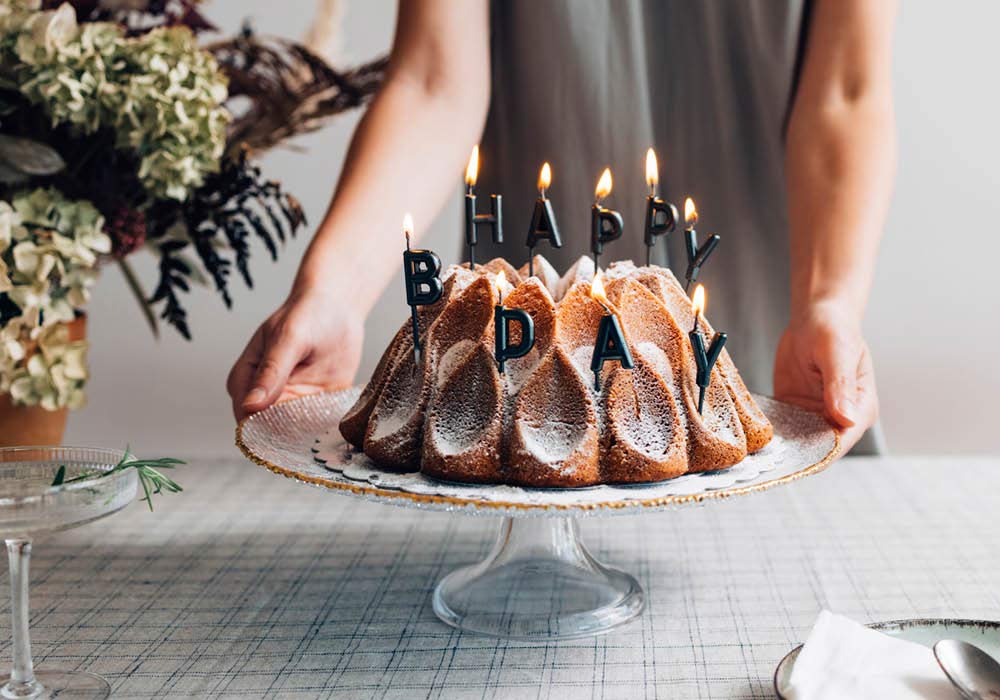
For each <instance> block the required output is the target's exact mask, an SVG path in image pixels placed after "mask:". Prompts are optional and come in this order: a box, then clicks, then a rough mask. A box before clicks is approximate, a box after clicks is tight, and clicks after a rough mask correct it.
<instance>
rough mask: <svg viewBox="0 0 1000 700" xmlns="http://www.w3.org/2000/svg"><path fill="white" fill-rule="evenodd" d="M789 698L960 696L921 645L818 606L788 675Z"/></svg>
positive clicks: (945, 699) (939, 699)
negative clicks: (809, 629) (877, 630)
mask: <svg viewBox="0 0 1000 700" xmlns="http://www.w3.org/2000/svg"><path fill="white" fill-rule="evenodd" d="M789 686H790V690H791V692H790V693H789V694H788V697H789V698H790V700H847V699H848V698H849V699H850V700H889V699H890V698H891V700H960V695H959V694H958V691H957V690H955V688H954V687H953V686H952V685H951V683H950V682H949V681H948V678H947V677H946V676H945V675H944V671H942V670H941V667H940V666H938V664H937V661H936V660H935V659H934V652H932V651H931V650H930V649H928V648H927V647H925V646H921V645H920V644H915V643H914V642H907V641H904V640H902V639H895V638H893V637H889V636H888V635H885V634H882V633H881V632H876V631H875V630H871V629H868V628H867V627H865V626H864V625H860V624H858V623H857V622H854V621H852V620H849V619H847V618H846V617H843V616H841V615H834V614H833V613H831V612H829V611H827V610H824V611H823V612H821V613H820V615H819V618H818V619H817V620H816V624H815V625H814V626H813V628H812V632H810V633H809V638H808V639H807V640H806V643H805V645H804V646H803V647H802V652H801V653H800V654H799V658H798V659H797V660H796V661H795V667H794V668H793V669H792V676H791V678H789Z"/></svg>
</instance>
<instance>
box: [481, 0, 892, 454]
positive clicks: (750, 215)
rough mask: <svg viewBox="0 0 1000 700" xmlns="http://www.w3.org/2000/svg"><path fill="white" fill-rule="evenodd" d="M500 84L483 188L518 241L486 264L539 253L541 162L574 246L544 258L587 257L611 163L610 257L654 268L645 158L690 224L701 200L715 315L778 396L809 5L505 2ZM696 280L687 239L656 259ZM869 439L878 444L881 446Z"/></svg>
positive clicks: (706, 279) (497, 5)
mask: <svg viewBox="0 0 1000 700" xmlns="http://www.w3.org/2000/svg"><path fill="white" fill-rule="evenodd" d="M491 14H492V16H491V30H492V38H491V43H492V56H493V73H492V77H493V90H492V104H491V108H490V112H489V117H488V120H487V125H486V130H485V134H484V136H483V139H482V145H481V149H480V150H481V157H482V170H481V176H480V181H479V186H478V187H477V190H478V192H480V193H481V194H487V193H492V192H499V193H502V194H503V195H504V230H505V241H504V243H503V244H501V245H499V246H496V245H494V244H492V242H491V241H490V240H489V237H488V236H480V244H479V247H478V248H477V258H479V259H480V260H486V259H489V258H490V257H493V256H494V255H502V256H504V257H506V258H507V259H509V260H510V261H511V262H513V263H515V264H520V263H521V262H523V261H524V260H526V258H527V249H526V248H525V245H524V242H525V237H526V235H527V230H528V225H529V222H530V218H531V212H532V205H533V202H534V199H535V198H536V196H537V192H536V190H535V183H536V180H537V177H538V170H539V167H540V166H541V164H542V162H543V161H546V160H547V161H549V162H550V163H551V165H552V173H553V182H552V186H551V188H550V189H549V192H548V194H549V196H550V198H551V199H552V201H553V205H554V208H555V213H556V218H557V220H558V222H559V228H560V232H561V234H562V238H563V247H562V249H560V250H555V249H551V248H550V247H548V246H547V244H545V243H543V244H542V245H541V246H540V247H539V248H538V249H537V252H540V253H542V254H543V255H545V256H546V257H547V258H548V259H549V260H550V261H551V262H552V263H553V264H554V265H555V267H556V268H557V269H558V270H559V271H560V272H562V271H564V270H565V269H566V268H567V267H568V266H569V265H570V264H572V262H573V261H574V260H576V259H577V258H578V257H579V256H580V255H581V254H584V253H587V252H588V249H589V232H590V205H591V204H592V203H593V192H594V187H595V185H596V183H597V179H598V176H599V175H600V173H601V171H602V170H603V168H604V167H606V166H608V167H610V168H611V171H612V174H613V176H614V192H613V193H612V195H611V196H610V197H609V198H608V199H607V200H606V202H605V204H606V206H609V207H611V208H613V209H617V210H619V211H620V212H621V213H622V215H623V216H624V218H625V231H624V235H623V236H622V238H621V239H619V240H618V241H616V242H614V243H611V244H609V245H607V246H606V247H605V252H604V255H603V259H602V262H609V261H611V260H618V259H632V260H635V261H636V262H637V263H642V262H644V261H645V255H646V247H645V244H644V243H643V226H642V222H643V217H644V214H645V197H646V194H647V192H648V188H647V186H646V183H645V153H646V149H647V148H648V147H650V146H653V147H654V148H655V149H656V152H657V155H658V157H659V164H660V191H661V193H662V194H663V196H664V197H665V198H666V199H668V200H669V201H672V202H674V203H675V204H676V205H677V207H678V209H681V214H682V215H683V202H684V198H685V197H686V196H689V195H690V196H691V197H693V198H694V200H695V202H696V204H697V207H698V211H699V215H700V223H699V225H698V231H699V234H700V238H701V239H702V240H704V238H705V237H706V236H707V235H709V234H712V233H718V234H720V235H721V236H722V242H721V244H720V245H719V248H718V249H717V250H716V252H715V254H714V255H713V257H712V259H711V261H710V262H709V263H708V265H707V266H706V267H705V268H704V270H703V272H702V274H701V277H700V280H699V281H701V282H703V283H704V285H705V288H706V290H707V292H708V315H709V317H710V318H711V319H712V323H713V325H715V327H716V328H721V329H725V330H726V331H727V332H728V333H729V344H728V345H727V347H728V348H729V349H730V352H731V353H732V355H733V358H734V360H735V362H736V364H737V366H738V367H739V368H740V371H741V373H742V374H743V376H744V378H745V380H746V383H747V385H748V386H749V387H750V388H751V389H752V390H754V391H758V392H762V393H770V392H771V389H772V377H771V373H772V368H773V364H774V354H775V350H776V347H777V343H778V339H779V337H780V334H781V331H782V330H783V328H784V326H785V324H786V322H787V319H788V297H789V253H788V218H787V211H786V203H785V184H784V172H783V161H784V130H785V124H786V121H787V117H788V112H789V109H790V106H791V101H792V97H793V95H794V91H795V85H796V78H797V74H798V65H799V61H800V53H801V51H800V48H801V46H802V45H803V43H804V32H803V29H804V28H805V27H806V26H807V24H808V2H807V0H494V2H493V6H492V10H491ZM667 248H669V260H670V261H672V262H673V263H674V264H673V268H674V271H675V273H677V274H678V276H681V275H682V274H683V271H684V269H685V266H686V257H685V252H684V246H683V238H682V235H681V233H680V232H677V233H674V234H672V235H671V236H670V240H669V241H668V245H664V243H663V242H661V243H659V244H658V246H657V249H656V251H655V254H654V257H653V262H657V263H659V264H665V263H667V262H668V257H667V255H668V253H667ZM872 446H873V445H872V443H869V449H871V448H872Z"/></svg>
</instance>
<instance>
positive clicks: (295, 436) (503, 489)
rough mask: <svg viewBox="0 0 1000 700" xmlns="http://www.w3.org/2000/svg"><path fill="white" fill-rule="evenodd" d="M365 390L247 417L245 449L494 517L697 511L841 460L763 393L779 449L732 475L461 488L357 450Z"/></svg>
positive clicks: (372, 495) (825, 435)
mask: <svg viewBox="0 0 1000 700" xmlns="http://www.w3.org/2000/svg"><path fill="white" fill-rule="evenodd" d="M359 392H360V389H359V388H357V387H355V388H352V389H346V390H344V391H339V392H333V393H327V394H316V395H312V396H306V397H302V398H299V399H294V400H292V401H287V402H285V403H281V404H277V405H275V406H272V407H270V408H268V409H267V410H265V411H262V412H260V413H257V414H255V415H253V416H251V417H249V418H247V419H246V420H244V421H243V422H242V423H241V424H240V425H239V426H238V427H237V431H236V433H237V434H236V444H237V446H239V447H240V449H241V450H243V453H244V454H245V455H246V456H247V458H248V459H250V460H251V461H253V462H256V463H257V464H260V465H262V466H265V467H267V468H268V469H270V470H271V471H274V472H276V473H278V474H282V475H284V476H287V477H289V478H293V479H297V480H299V481H303V482H306V483H309V484H313V485H316V486H323V487H326V488H330V489H336V490H339V491H343V492H345V493H348V494H353V495H355V496H359V497H363V498H368V499H370V500H375V501H379V502H386V503H394V504H397V505H406V506H411V507H420V508H430V509H435V510H463V511H469V512H474V513H481V514H485V515H508V516H512V515H558V514H560V513H566V512H567V511H570V513H567V514H573V515H582V514H587V513H602V512H603V513H611V512H614V513H622V514H625V513H633V512H638V511H640V510H648V509H651V508H672V507H679V506H684V505H697V504H700V503H703V502H705V501H708V500H714V499H721V498H726V497H729V496H736V495H743V494H747V493H753V492H755V491H762V490H765V489H768V488H771V487H773V486H777V485H780V484H784V483H788V482H790V481H793V480H795V479H798V478H801V477H803V476H807V475H809V474H814V473H817V472H819V471H822V470H823V469H824V468H825V467H826V466H828V465H829V464H830V463H831V462H832V461H833V460H834V459H835V458H836V456H837V452H838V449H839V440H838V437H837V433H836V431H834V430H833V428H831V427H830V425H829V424H828V423H827V422H826V421H825V420H824V419H823V418H822V417H820V416H817V415H815V414H813V413H809V412H807V411H803V410H802V409H799V408H797V407H795V406H791V405H789V404H785V403H781V402H779V401H775V400H774V399H770V398H768V397H765V396H755V397H754V398H756V400H757V402H758V403H759V405H760V407H761V409H763V411H764V413H765V414H767V417H768V418H769V419H770V420H771V422H772V423H773V425H774V431H775V436H774V440H772V442H771V444H769V445H768V446H767V447H766V448H765V449H763V450H761V451H760V452H758V453H757V454H755V455H750V456H749V457H747V458H746V459H744V460H743V461H742V462H740V463H739V464H737V465H735V466H733V467H731V468H729V469H725V470H721V471H716V472H704V473H700V474H686V475H684V476H680V477H677V478H676V479H671V480H669V481H662V482H657V483H653V484H641V485H623V486H610V485H605V486H595V487H591V488H583V489H531V488H522V487H517V486H502V485H488V484H485V485H484V484H452V483H445V482H441V481H437V480H434V479H429V478H427V477H425V476H423V475H422V474H420V473H407V474H400V473H396V472H391V471H386V470H384V469H380V468H379V467H378V465H377V464H375V463H374V462H372V460H370V459H368V458H367V457H366V456H365V455H364V454H361V453H358V452H355V451H354V450H353V449H351V447H350V446H349V445H347V444H346V442H345V441H344V439H343V438H342V437H341V436H340V432H339V430H338V428H337V425H338V423H339V421H340V418H341V416H343V414H344V413H345V412H346V411H347V409H348V408H350V407H351V406H352V405H353V403H354V401H355V400H356V399H357V396H358V394H359Z"/></svg>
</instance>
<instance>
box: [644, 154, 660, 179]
mask: <svg viewBox="0 0 1000 700" xmlns="http://www.w3.org/2000/svg"><path fill="white" fill-rule="evenodd" d="M659 183H660V168H659V166H658V165H657V163H656V151H654V150H653V149H652V148H650V149H649V150H648V151H646V184H647V185H649V186H650V188H653V187H656V186H657V185H658V184H659Z"/></svg>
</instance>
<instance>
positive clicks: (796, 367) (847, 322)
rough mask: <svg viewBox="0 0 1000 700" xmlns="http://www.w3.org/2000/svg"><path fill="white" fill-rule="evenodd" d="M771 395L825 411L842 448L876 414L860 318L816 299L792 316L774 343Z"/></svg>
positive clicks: (848, 446)
mask: <svg viewBox="0 0 1000 700" xmlns="http://www.w3.org/2000/svg"><path fill="white" fill-rule="evenodd" d="M774 395H775V398H777V399H779V400H781V401H787V402H788V403H793V404H796V405H798V406H801V407H802V408H805V409H807V410H810V411H814V412H816V413H821V414H823V415H824V416H826V418H827V419H828V420H829V421H830V422H831V423H833V424H834V425H835V426H836V427H837V428H839V429H840V431H841V435H840V440H841V447H842V451H841V454H842V455H843V454H846V453H847V452H848V450H850V449H851V448H852V447H853V446H854V444H855V443H857V441H858V440H860V439H861V436H862V435H863V434H864V432H865V431H866V430H867V429H868V428H870V427H871V426H873V425H874V424H875V421H876V420H877V419H878V393H877V391H876V389H875V370H874V367H873V366H872V359H871V353H869V351H868V345H867V343H865V340H864V338H863V337H862V335H861V327H860V323H858V322H857V321H856V320H854V319H852V318H851V317H850V315H849V314H845V313H843V312H841V311H840V310H838V308H837V307H836V306H835V305H833V306H825V305H820V304H818V305H815V306H813V307H812V308H811V309H810V310H809V311H808V312H807V313H806V314H805V316H804V317H803V318H799V319H795V320H793V321H792V322H791V323H790V324H789V325H788V328H787V329H786V330H785V333H784V335H782V337H781V342H780V343H779V344H778V353H777V357H776V358H775V362H774Z"/></svg>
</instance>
